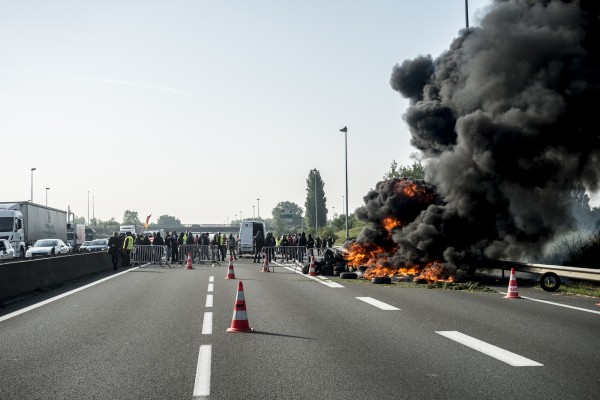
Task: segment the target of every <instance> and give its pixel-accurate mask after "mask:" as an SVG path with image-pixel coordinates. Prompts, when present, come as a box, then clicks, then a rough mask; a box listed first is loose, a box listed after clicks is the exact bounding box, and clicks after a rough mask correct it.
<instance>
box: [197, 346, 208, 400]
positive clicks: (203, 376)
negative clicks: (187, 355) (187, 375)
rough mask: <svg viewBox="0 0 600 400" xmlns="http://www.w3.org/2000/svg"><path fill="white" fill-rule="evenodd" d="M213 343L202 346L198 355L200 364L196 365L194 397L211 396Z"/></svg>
mask: <svg viewBox="0 0 600 400" xmlns="http://www.w3.org/2000/svg"><path fill="white" fill-rule="evenodd" d="M211 357H212V345H210V344H205V345H202V346H200V354H199V355H198V366H197V367H196V381H195V383H194V398H196V399H200V398H202V397H206V398H208V396H210V373H211V371H210V370H211Z"/></svg>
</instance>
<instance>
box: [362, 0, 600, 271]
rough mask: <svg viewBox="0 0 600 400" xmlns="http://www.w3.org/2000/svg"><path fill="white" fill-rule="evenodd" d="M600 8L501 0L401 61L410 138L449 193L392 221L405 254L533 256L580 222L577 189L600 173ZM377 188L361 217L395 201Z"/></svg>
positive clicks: (396, 76) (401, 256) (592, 185)
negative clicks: (436, 50) (451, 35)
mask: <svg viewBox="0 0 600 400" xmlns="http://www.w3.org/2000/svg"><path fill="white" fill-rule="evenodd" d="M599 10H600V2H599V1H596V0H589V1H585V0H581V1H559V0H548V1H531V0H529V1H526V0H505V1H501V0H496V1H493V2H492V3H491V5H490V6H489V9H488V12H487V14H486V15H485V16H484V17H483V19H482V21H481V24H480V26H479V27H475V28H469V29H465V30H463V31H461V33H460V37H458V38H457V39H455V40H454V42H453V43H452V44H451V46H450V48H449V50H447V51H446V52H445V53H443V54H442V55H440V56H439V57H438V58H436V59H433V58H431V57H429V56H421V57H417V58H415V59H414V60H408V61H404V62H403V63H401V64H399V65H396V67H395V68H394V70H393V73H392V76H391V86H392V88H393V89H394V90H396V91H398V92H400V93H401V94H402V95H403V96H405V97H407V98H408V99H409V100H410V106H409V108H408V110H407V112H406V114H405V116H404V117H405V121H406V122H407V124H408V126H409V128H410V132H411V135H412V139H411V143H412V144H413V145H414V146H415V147H417V148H418V149H419V150H420V151H421V152H422V154H423V157H424V161H425V163H426V165H427V173H428V177H427V180H428V182H429V183H431V184H432V185H434V186H435V188H436V190H437V193H438V194H439V196H440V201H438V202H433V203H432V204H430V205H428V207H427V208H426V209H424V210H422V212H420V214H419V215H418V216H417V217H416V218H415V219H414V220H413V221H412V222H410V223H408V224H407V225H406V226H405V227H404V228H402V229H397V230H395V231H394V234H393V241H394V242H395V243H397V244H399V251H398V254H397V255H396V258H397V260H398V261H404V260H410V261H414V262H421V261H430V260H436V259H437V260H444V261H446V262H447V263H448V264H449V265H454V266H459V267H460V266H462V265H464V264H466V263H469V262H471V261H473V260H481V259H499V258H509V259H527V258H531V257H537V256H539V255H540V254H541V253H542V251H543V249H544V246H545V245H546V244H547V243H548V242H549V241H550V240H552V239H553V238H555V237H556V236H557V235H559V234H563V233H565V232H569V231H572V230H574V229H575V228H576V220H575V217H574V215H573V212H572V204H573V196H572V193H573V192H576V191H577V190H580V189H581V188H583V187H584V188H587V189H588V190H591V191H596V190H598V186H599V177H600V129H599V126H598V121H597V119H598V116H599V115H600V110H599V109H598V104H600V102H599V100H600V40H599V31H600V25H599V16H600V12H599ZM378 190H379V191H378ZM378 190H376V192H377V193H376V194H373V193H371V194H370V195H368V196H367V197H365V206H364V207H362V208H361V209H362V211H360V212H358V214H357V215H358V216H359V217H360V216H361V215H362V217H363V219H365V213H364V212H363V211H364V210H371V209H373V208H374V207H373V204H371V201H372V200H373V199H379V200H378V201H381V199H389V200H390V201H394V199H393V197H391V196H387V195H384V194H382V191H383V190H386V186H385V185H378ZM369 196H370V197H369ZM383 203H384V204H383V205H382V207H384V209H386V210H393V209H394V206H391V205H389V204H385V201H384V202H383ZM378 206H381V205H378ZM359 239H360V238H359ZM363 239H364V238H363Z"/></svg>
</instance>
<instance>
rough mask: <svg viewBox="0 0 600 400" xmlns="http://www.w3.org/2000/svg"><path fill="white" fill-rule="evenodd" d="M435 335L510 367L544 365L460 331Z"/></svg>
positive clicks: (441, 332) (442, 332)
mask: <svg viewBox="0 0 600 400" xmlns="http://www.w3.org/2000/svg"><path fill="white" fill-rule="evenodd" d="M435 333H437V334H439V335H442V336H445V337H447V338H448V339H451V340H454V341H455V342H458V343H460V344H463V345H465V346H467V347H470V348H472V349H473V350H477V351H479V352H481V353H483V354H486V355H488V356H490V357H493V358H495V359H497V360H500V361H502V362H505V363H507V364H508V365H512V366H513V367H542V366H543V365H544V364H540V363H538V362H535V361H533V360H530V359H528V358H525V357H523V356H520V355H518V354H515V353H511V352H510V351H508V350H504V349H502V348H500V347H497V346H494V345H492V344H489V343H486V342H484V341H481V340H479V339H475V338H474V337H471V336H468V335H465V334H464V333H460V332H458V331H436V332H435Z"/></svg>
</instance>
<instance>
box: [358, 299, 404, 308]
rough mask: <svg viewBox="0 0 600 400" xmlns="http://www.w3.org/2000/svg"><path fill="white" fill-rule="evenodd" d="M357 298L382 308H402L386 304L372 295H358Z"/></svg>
mask: <svg viewBox="0 0 600 400" xmlns="http://www.w3.org/2000/svg"><path fill="white" fill-rule="evenodd" d="M357 299H358V300H360V301H364V302H365V303H367V304H370V305H372V306H375V307H377V308H380V309H382V310H386V311H394V310H400V309H399V308H397V307H394V306H391V305H389V304H386V303H384V302H382V301H379V300H375V299H374V298H372V297H357Z"/></svg>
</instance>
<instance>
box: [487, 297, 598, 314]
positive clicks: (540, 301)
mask: <svg viewBox="0 0 600 400" xmlns="http://www.w3.org/2000/svg"><path fill="white" fill-rule="evenodd" d="M499 293H500V294H506V293H504V292H499ZM521 298H523V299H527V300H531V301H537V302H538V303H545V304H550V305H553V306H557V307H564V308H570V309H572V310H577V311H585V312H589V313H592V314H600V311H596V310H588V309H587V308H581V307H575V306H569V305H567V304H560V303H555V302H553V301H549V300H540V299H534V298H533V297H526V296H521Z"/></svg>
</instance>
